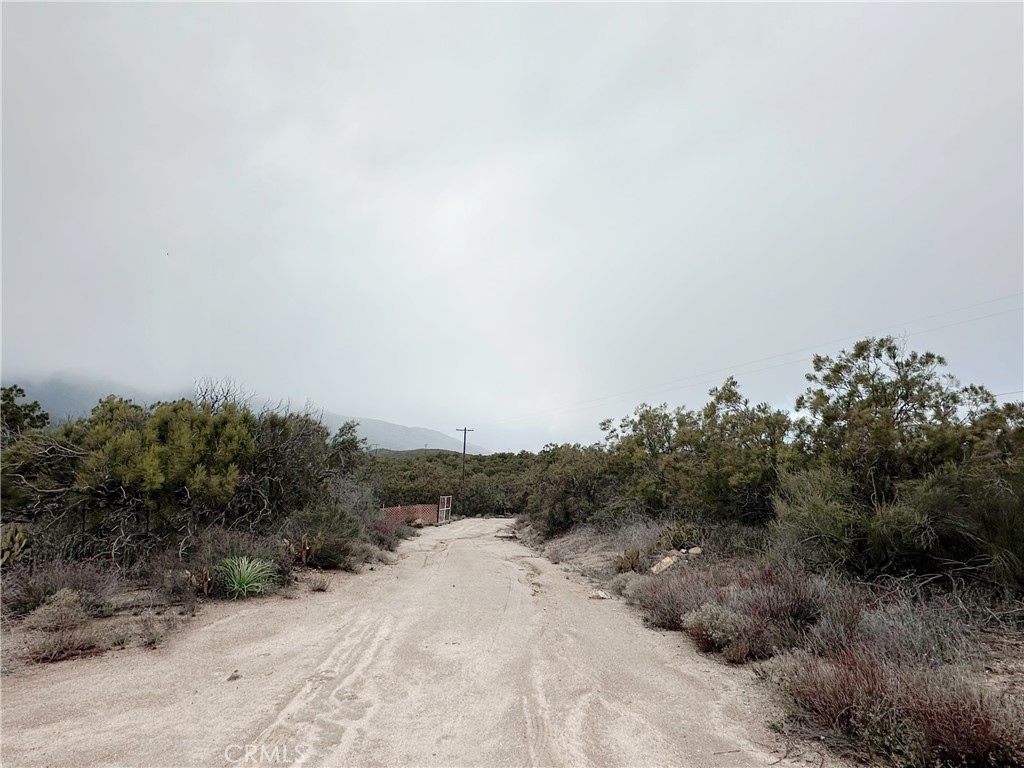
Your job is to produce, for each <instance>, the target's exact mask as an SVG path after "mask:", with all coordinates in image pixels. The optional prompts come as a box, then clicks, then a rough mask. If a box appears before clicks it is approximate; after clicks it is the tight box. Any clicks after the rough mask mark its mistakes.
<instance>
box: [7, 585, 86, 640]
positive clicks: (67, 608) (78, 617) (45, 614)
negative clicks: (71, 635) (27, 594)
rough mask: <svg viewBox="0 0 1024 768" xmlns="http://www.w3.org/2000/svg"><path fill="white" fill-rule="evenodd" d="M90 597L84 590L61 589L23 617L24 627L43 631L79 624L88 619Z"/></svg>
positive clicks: (71, 627)
mask: <svg viewBox="0 0 1024 768" xmlns="http://www.w3.org/2000/svg"><path fill="white" fill-rule="evenodd" d="M91 607H92V598H91V597H90V596H89V595H87V594H85V593H84V592H76V591H74V590H71V589H67V588H65V589H62V590H60V591H59V592H57V593H55V594H53V595H50V596H49V597H48V598H46V601H45V602H44V603H43V604H42V605H40V606H39V607H37V608H35V609H33V611H32V612H31V613H30V614H29V615H28V616H26V617H25V620H24V623H23V626H24V627H25V628H26V629H38V630H43V631H45V632H57V631H60V630H69V629H73V628H75V627H78V626H81V625H82V624H84V623H85V622H86V621H88V619H89V609H90V608H91Z"/></svg>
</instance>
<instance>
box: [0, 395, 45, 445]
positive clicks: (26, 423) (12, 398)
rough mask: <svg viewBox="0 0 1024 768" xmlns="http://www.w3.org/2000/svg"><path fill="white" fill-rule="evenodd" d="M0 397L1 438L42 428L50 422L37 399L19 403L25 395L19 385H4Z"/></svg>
mask: <svg viewBox="0 0 1024 768" xmlns="http://www.w3.org/2000/svg"><path fill="white" fill-rule="evenodd" d="M2 392H3V394H2V399H0V418H2V422H3V424H2V427H3V439H4V442H7V440H8V439H9V436H12V435H20V434H21V433H22V432H24V431H25V430H28V429H42V428H43V427H45V426H46V425H47V424H49V423H50V414H48V413H47V412H46V411H44V410H43V407H42V406H41V405H39V401H38V400H33V401H32V402H31V403H19V402H18V400H20V399H21V398H23V397H25V390H24V389H22V388H21V387H19V386H11V387H4V388H3V390H2Z"/></svg>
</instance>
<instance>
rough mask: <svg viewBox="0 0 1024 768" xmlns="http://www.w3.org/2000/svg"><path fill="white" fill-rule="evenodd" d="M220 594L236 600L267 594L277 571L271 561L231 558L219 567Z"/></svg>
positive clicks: (218, 583) (218, 586) (217, 577)
mask: <svg viewBox="0 0 1024 768" xmlns="http://www.w3.org/2000/svg"><path fill="white" fill-rule="evenodd" d="M216 574H217V576H216V583H217V589H218V592H220V593H222V594H224V595H226V596H227V597H230V598H232V599H234V598H240V597H241V598H244V597H249V595H259V594H262V593H263V592H265V591H266V590H267V589H268V588H269V587H270V586H271V585H273V583H274V579H275V577H276V575H277V570H276V569H275V568H274V564H273V563H271V562H270V561H269V560H259V559H256V558H252V557H246V556H242V557H229V558H227V559H225V560H223V561H222V562H220V563H219V564H218V565H217V568H216Z"/></svg>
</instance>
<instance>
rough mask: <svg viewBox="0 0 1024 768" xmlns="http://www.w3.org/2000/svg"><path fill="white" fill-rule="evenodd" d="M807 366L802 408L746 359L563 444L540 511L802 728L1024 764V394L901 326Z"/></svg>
mask: <svg viewBox="0 0 1024 768" xmlns="http://www.w3.org/2000/svg"><path fill="white" fill-rule="evenodd" d="M807 383H808V386H807V390H806V392H805V393H804V394H803V395H802V396H801V397H800V398H799V400H798V401H797V403H796V404H795V406H796V407H795V409H794V413H793V414H790V413H787V412H783V411H779V410H775V409H772V408H771V407H769V406H768V405H765V404H752V403H751V402H750V401H749V400H748V399H747V398H745V397H743V396H742V395H741V394H740V390H739V385H738V383H737V382H736V381H735V380H734V379H731V378H730V379H727V380H726V381H725V383H724V384H723V385H722V386H721V387H718V388H715V389H712V390H711V391H710V399H709V401H708V403H707V404H706V405H705V406H703V407H702V408H700V409H696V410H690V409H685V408H677V409H672V410H670V409H669V408H668V407H667V406H657V407H652V406H648V405H641V406H640V407H638V408H637V409H636V410H635V412H634V413H633V414H631V415H630V416H627V417H626V418H624V419H622V420H620V421H618V422H613V421H606V422H604V424H603V425H602V426H603V428H604V431H605V439H604V440H603V441H602V442H601V443H600V444H598V445H593V446H580V445H555V446H549V447H548V448H546V449H545V450H544V451H543V452H541V453H540V454H539V456H538V458H537V461H536V462H535V463H534V464H533V465H532V466H531V467H530V469H529V470H528V473H527V475H526V478H525V479H526V482H527V488H526V491H525V493H526V497H525V498H526V504H525V509H526V514H525V516H524V517H523V520H522V524H523V525H528V528H529V529H530V530H532V531H534V532H536V535H537V536H538V538H539V539H540V542H539V545H540V546H543V547H544V551H545V552H546V554H547V555H548V556H549V557H551V558H552V559H553V560H555V561H556V562H557V561H562V562H567V563H570V564H573V565H575V566H576V567H577V568H579V569H580V570H581V571H582V572H584V573H585V574H587V575H589V576H591V577H594V578H596V579H600V580H602V581H604V582H606V584H607V586H608V589H609V591H612V592H616V593H618V594H621V595H624V596H625V597H626V599H627V600H629V601H630V602H632V603H633V604H635V605H636V606H637V607H638V608H639V610H641V611H642V612H643V614H644V616H645V617H646V618H647V620H648V621H649V622H650V623H651V624H652V625H653V626H656V627H661V628H665V629H669V630H674V631H679V632H684V633H686V634H687V635H689V636H690V637H691V638H692V639H693V642H694V643H695V644H696V646H697V647H698V648H699V649H700V650H701V651H704V652H706V653H710V654H716V655H718V656H720V657H721V658H722V659H723V660H724V661H726V662H729V663H734V664H746V663H750V664H752V665H753V668H754V670H755V672H756V674H757V676H758V677H759V678H761V679H762V680H763V681H765V683H766V684H767V685H768V686H770V688H771V689H772V690H773V691H774V692H775V693H776V695H777V700H778V701H779V703H780V705H781V709H782V711H783V712H784V713H785V716H784V719H783V721H781V722H780V723H778V724H777V725H778V727H779V728H780V729H783V730H784V731H786V732H787V733H790V734H794V735H797V736H805V737H811V738H814V739H815V740H824V741H825V742H826V743H828V744H829V745H831V746H832V747H834V748H835V749H837V750H839V751H841V752H843V753H845V754H848V755H852V756H855V757H857V758H861V759H865V760H877V759H881V760H883V761H884V762H887V763H889V764H892V765H898V766H908V767H909V766H936V765H944V766H992V765H1005V766H1010V765H1020V764H1024V725H1022V724H1024V703H1022V702H1024V699H1022V696H1021V694H1022V689H1021V682H1022V677H1021V673H1022V671H1024V670H1022V669H1021V668H1020V664H1019V659H1020V658H1021V656H1022V654H1021V651H1022V649H1024V635H1022V633H1021V629H1022V627H1024V602H1022V599H1021V598H1022V594H1024V592H1022V590H1024V404H1022V403H1021V402H1013V403H1006V404H1002V405H1000V404H998V403H997V401H996V399H995V398H994V397H993V396H992V395H991V394H990V393H989V392H988V391H987V390H985V389H984V388H983V387H979V386H964V385H962V384H961V383H960V382H958V381H957V380H956V379H954V378H953V377H951V376H949V375H948V374H947V373H946V372H945V361H944V360H943V359H942V358H941V357H940V356H938V355H934V354H931V353H924V354H918V353H915V352H907V351H905V350H904V349H903V348H902V347H901V346H900V344H898V343H897V342H896V341H895V340H894V339H891V338H882V339H865V340H863V341H861V342H859V343H857V344H856V345H854V347H853V348H852V349H850V350H848V351H844V352H843V353H841V354H839V355H837V356H835V357H828V356H816V357H814V359H813V363H812V370H811V372H810V373H808V375H807ZM656 565H657V566H658V567H657V568H656V570H657V571H658V572H657V573H652V570H651V569H652V568H653V567H655V566H656Z"/></svg>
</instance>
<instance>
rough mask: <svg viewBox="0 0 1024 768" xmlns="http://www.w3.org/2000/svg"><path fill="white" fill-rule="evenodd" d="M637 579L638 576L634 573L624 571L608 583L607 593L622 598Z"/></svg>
mask: <svg viewBox="0 0 1024 768" xmlns="http://www.w3.org/2000/svg"><path fill="white" fill-rule="evenodd" d="M638 578H639V575H638V574H637V573H636V572H634V571H626V572H625V573H620V574H618V575H616V576H615V577H613V578H612V580H611V581H609V582H608V591H609V592H611V593H612V594H613V595H620V596H624V595H625V594H626V593H627V592H628V591H629V589H630V587H631V585H632V584H633V582H635V581H636V580H637V579H638Z"/></svg>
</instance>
